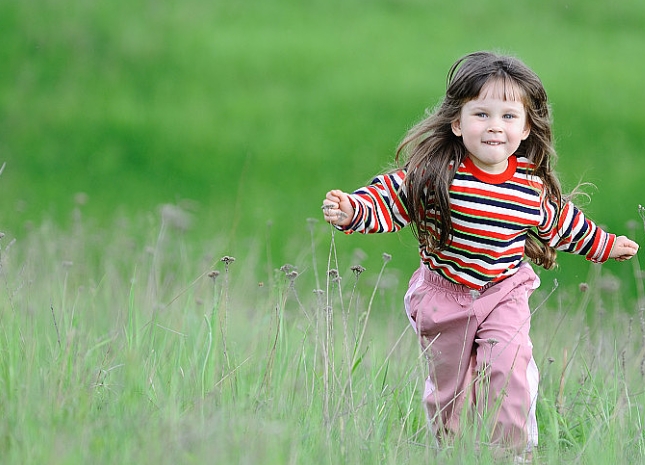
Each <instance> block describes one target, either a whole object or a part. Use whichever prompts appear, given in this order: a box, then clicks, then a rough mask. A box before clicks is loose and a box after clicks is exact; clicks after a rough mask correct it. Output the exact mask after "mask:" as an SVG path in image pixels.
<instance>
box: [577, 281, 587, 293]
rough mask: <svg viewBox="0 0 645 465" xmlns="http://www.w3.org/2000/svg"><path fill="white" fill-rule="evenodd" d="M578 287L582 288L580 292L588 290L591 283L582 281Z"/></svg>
mask: <svg viewBox="0 0 645 465" xmlns="http://www.w3.org/2000/svg"><path fill="white" fill-rule="evenodd" d="M578 289H580V292H587V291H588V290H589V284H587V283H580V285H579V286H578Z"/></svg>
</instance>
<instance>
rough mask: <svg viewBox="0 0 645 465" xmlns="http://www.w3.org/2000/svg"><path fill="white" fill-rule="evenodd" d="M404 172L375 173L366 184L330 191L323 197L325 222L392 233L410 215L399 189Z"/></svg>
mask: <svg viewBox="0 0 645 465" xmlns="http://www.w3.org/2000/svg"><path fill="white" fill-rule="evenodd" d="M404 178H405V171H404V170H399V171H395V172H393V173H389V174H384V175H381V176H377V177H376V178H375V179H374V180H373V181H372V183H371V184H370V185H369V186H366V187H362V188H360V189H357V190H356V191H354V192H352V193H351V194H346V193H344V192H343V191H339V190H333V191H329V192H328V193H327V196H326V197H325V200H323V214H324V216H325V221H327V222H329V223H331V224H333V225H334V226H336V227H337V228H338V229H340V230H342V231H345V232H347V233H351V232H360V233H364V234H368V233H380V232H394V231H398V230H399V229H401V228H402V227H404V226H406V225H407V224H408V223H409V222H410V218H409V216H408V213H407V209H406V206H405V203H406V202H405V198H404V194H403V192H402V186H403V180H404Z"/></svg>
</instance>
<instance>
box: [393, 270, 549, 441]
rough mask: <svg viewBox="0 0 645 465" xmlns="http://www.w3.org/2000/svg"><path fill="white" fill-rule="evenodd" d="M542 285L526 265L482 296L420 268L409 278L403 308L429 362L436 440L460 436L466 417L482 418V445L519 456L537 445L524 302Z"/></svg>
mask: <svg viewBox="0 0 645 465" xmlns="http://www.w3.org/2000/svg"><path fill="white" fill-rule="evenodd" d="M539 285H540V280H539V278H538V277H537V276H536V274H535V273H534V272H533V269H532V268H531V266H530V265H529V264H527V263H524V264H522V265H521V266H520V268H519V270H518V271H517V272H516V273H515V274H514V275H513V276H510V277H508V278H506V279H505V280H504V281H501V282H500V283H498V284H495V285H494V286H491V287H489V288H487V289H485V290H483V291H481V293H480V292H477V291H472V290H471V289H469V288H467V287H466V286H462V285H459V284H454V283H451V282H450V281H448V280H446V279H445V278H443V277H441V276H440V275H439V274H437V273H435V272H433V271H430V270H429V269H428V268H427V267H426V266H425V265H423V264H422V265H421V267H420V268H419V269H418V270H417V271H415V273H414V274H413V275H412V278H411V279H410V288H409V289H408V292H407V293H406V295H405V308H406V312H407V314H408V317H409V319H410V323H411V324H412V327H413V328H414V330H415V331H416V333H417V335H418V337H419V341H420V342H421V347H422V349H423V350H424V353H425V355H426V357H427V360H428V366H429V375H428V378H427V379H426V387H425V393H424V397H423V400H424V403H425V406H426V409H427V413H428V420H429V422H430V426H431V428H432V431H433V433H434V434H435V436H436V437H437V439H439V440H442V439H445V438H446V436H447V437H452V436H454V435H455V434H456V433H457V432H459V430H460V420H461V414H462V412H469V413H473V414H476V415H477V417H476V418H479V419H485V420H486V421H487V424H486V431H487V436H486V438H484V437H482V438H481V439H482V440H486V441H487V442H489V441H490V442H491V443H492V444H496V445H499V446H503V447H507V448H511V449H513V450H515V451H516V452H518V453H522V452H525V451H528V452H530V451H531V450H532V449H533V447H534V446H535V445H537V440H538V438H537V423H536V419H535V401H536V398H537V386H538V379H539V375H538V370H537V366H536V364H535V361H534V360H533V354H532V347H533V346H532V344H531V339H530V338H529V328H530V320H531V313H530V309H529V304H528V299H529V296H530V295H531V293H532V292H533V290H535V289H537V287H538V286H539Z"/></svg>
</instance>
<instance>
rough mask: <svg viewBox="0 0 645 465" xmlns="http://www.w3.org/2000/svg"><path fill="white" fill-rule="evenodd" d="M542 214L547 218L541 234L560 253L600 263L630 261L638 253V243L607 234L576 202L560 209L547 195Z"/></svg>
mask: <svg viewBox="0 0 645 465" xmlns="http://www.w3.org/2000/svg"><path fill="white" fill-rule="evenodd" d="M558 210H559V211H558ZM542 211H543V215H544V217H543V221H542V224H540V225H539V226H538V235H539V236H540V238H541V239H542V240H543V241H545V242H546V243H547V244H548V245H550V246H551V247H553V248H555V249H557V250H561V251H564V252H570V253H575V254H579V255H584V256H585V257H586V258H587V260H590V261H592V262H596V263H602V262H605V261H607V260H608V259H610V258H615V259H616V260H618V261H623V260H628V259H630V258H631V257H633V256H634V255H635V254H636V252H637V251H638V244H636V243H635V242H634V241H632V240H630V239H628V238H626V237H625V236H619V237H617V236H616V235H615V234H611V233H608V232H605V231H604V230H603V229H601V228H600V227H598V225H596V223H594V222H593V221H591V220H590V219H589V218H587V217H586V216H585V215H584V213H582V211H581V210H580V209H578V207H576V206H575V205H574V204H573V203H572V202H564V203H563V204H562V206H561V207H560V208H559V209H558V206H557V202H556V201H555V200H554V199H550V198H547V197H546V196H544V197H543V199H542Z"/></svg>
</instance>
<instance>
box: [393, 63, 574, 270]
mask: <svg viewBox="0 0 645 465" xmlns="http://www.w3.org/2000/svg"><path fill="white" fill-rule="evenodd" d="M494 80H500V81H502V83H503V84H504V85H505V86H506V88H507V89H509V90H510V91H511V92H513V89H519V90H520V91H521V92H520V93H521V100H522V103H523V104H524V108H525V109H526V115H527V121H528V124H529V127H530V129H531V132H530V134H529V136H528V138H527V139H526V140H524V141H522V143H521V144H520V146H519V148H518V150H517V152H516V154H517V155H519V156H524V157H526V158H528V159H529V160H530V161H531V162H532V163H534V164H535V171H534V172H533V174H534V175H535V176H537V177H539V178H540V179H541V180H542V182H543V183H544V188H545V190H546V195H547V196H548V197H550V198H553V199H555V201H556V204H557V205H561V203H562V189H561V187H560V182H559V181H558V179H557V176H556V175H555V172H554V171H553V163H554V161H555V159H556V152H555V149H554V147H553V134H552V131H551V112H550V108H549V104H548V102H547V95H546V91H545V89H544V86H543V85H542V82H541V81H540V78H539V77H538V76H537V75H536V74H535V73H534V72H533V71H532V70H531V69H530V68H529V67H528V66H526V65H525V64H524V63H522V62H521V61H520V60H518V59H517V58H514V57H511V56H505V55H498V54H495V53H491V52H475V53H471V54H469V55H466V56H464V57H462V58H460V59H459V60H457V62H455V64H453V65H452V67H451V68H450V71H449V72H448V76H447V86H446V87H447V90H446V95H445V97H444V98H443V100H442V101H441V103H440V104H439V105H438V106H437V107H436V108H435V110H434V111H433V112H432V113H431V114H429V115H428V116H427V117H426V118H425V119H423V120H422V121H420V122H419V123H417V124H416V125H415V126H414V127H413V128H412V129H410V130H409V131H408V133H407V134H406V136H405V137H404V139H403V141H402V142H401V144H400V145H399V147H398V149H397V151H396V159H397V160H398V159H399V157H400V155H401V154H404V156H405V159H406V161H405V168H406V169H407V176H406V179H405V187H406V189H407V203H408V204H407V208H408V214H409V215H410V221H411V226H412V230H413V231H414V234H415V236H416V237H417V238H418V239H419V241H420V242H422V243H427V244H428V245H429V246H430V247H431V248H434V249H443V248H445V247H446V246H447V244H448V242H449V241H450V237H451V235H452V220H451V217H450V196H449V188H450V184H451V183H452V181H453V179H454V176H455V173H456V172H457V169H458V168H459V165H460V164H461V162H462V161H463V160H464V159H465V158H466V147H465V146H464V144H463V141H462V139H461V138H460V137H457V136H456V135H455V134H454V133H453V132H452V127H451V124H452V122H453V121H455V120H456V119H458V118H459V116H460V112H461V109H462V107H463V106H464V104H465V103H466V102H468V101H470V100H473V99H476V98H477V97H478V96H479V94H480V92H481V90H482V87H484V85H485V84H486V83H488V82H491V81H494ZM429 223H433V224H434V228H435V231H436V234H435V233H434V232H432V229H431V228H430V227H429ZM525 254H526V256H527V257H529V258H530V259H531V260H532V261H533V262H534V263H536V264H537V265H540V266H543V267H545V268H547V269H549V268H552V267H553V266H554V265H555V255H556V254H555V250H554V249H553V248H551V247H549V246H547V245H546V244H544V243H543V242H541V241H540V240H539V239H538V238H537V235H536V233H535V232H534V231H533V230H529V235H528V237H527V240H526V248H525Z"/></svg>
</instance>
